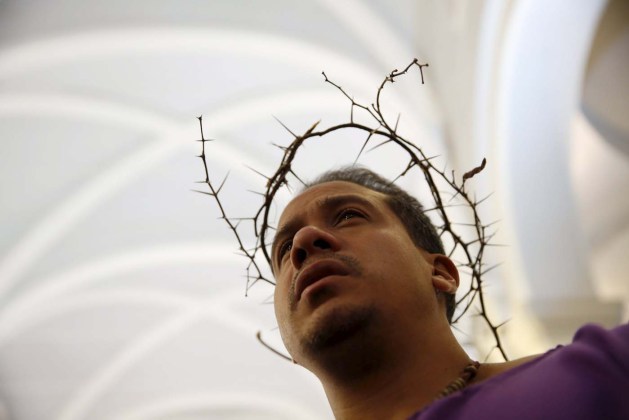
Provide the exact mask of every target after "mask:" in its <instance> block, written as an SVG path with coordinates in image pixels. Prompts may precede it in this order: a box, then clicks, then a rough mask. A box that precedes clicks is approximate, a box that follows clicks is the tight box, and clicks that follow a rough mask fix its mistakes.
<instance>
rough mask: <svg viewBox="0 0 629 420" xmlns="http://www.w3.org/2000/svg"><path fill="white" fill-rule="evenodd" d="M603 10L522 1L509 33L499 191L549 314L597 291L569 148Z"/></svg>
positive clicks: (500, 113) (500, 111)
mask: <svg viewBox="0 0 629 420" xmlns="http://www.w3.org/2000/svg"><path fill="white" fill-rule="evenodd" d="M604 5H605V1H604V0H596V1H588V2H573V1H569V0H561V1H555V2H552V3H548V2H545V1H543V0H531V1H521V2H517V4H516V7H515V8H514V10H513V12H512V16H511V19H510V22H509V26H508V29H507V33H506V34H505V43H504V45H503V49H504V54H503V57H501V63H500V69H499V71H500V83H499V85H498V86H497V92H498V93H497V106H496V110H497V116H496V118H495V121H496V123H495V124H496V126H497V129H496V133H497V144H498V147H499V148H500V153H501V155H502V156H501V158H500V159H499V162H500V164H501V168H500V171H501V173H504V174H507V176H506V177H504V179H503V180H501V181H502V183H503V185H502V186H501V188H500V190H501V192H502V193H503V194H504V195H505V197H506V198H507V202H508V206H509V207H510V208H509V209H508V210H509V212H508V213H509V214H512V215H513V219H514V220H515V222H514V223H515V227H514V228H515V232H516V233H517V235H515V236H514V238H513V239H514V240H515V241H514V243H513V246H514V247H516V246H517V248H516V249H517V251H519V252H518V254H519V255H520V256H521V258H522V262H521V263H520V266H521V267H522V268H523V269H524V270H525V273H526V279H527V281H528V284H529V285H530V287H531V289H532V290H531V292H532V293H534V294H535V296H536V299H537V300H539V301H540V303H542V302H544V300H546V303H543V304H544V305H546V306H548V308H547V309H551V306H553V305H552V303H550V302H552V301H553V300H554V299H567V298H569V297H573V298H575V297H578V296H584V295H591V294H592V286H591V284H590V280H589V275H588V266H587V264H586V263H585V261H586V258H584V255H585V254H584V251H585V249H584V242H583V238H582V236H581V232H580V227H579V222H578V218H577V215H576V206H575V201H574V197H573V194H572V187H571V179H570V171H569V162H568V156H569V154H568V147H567V146H568V141H569V139H570V137H569V136H570V129H571V122H572V117H573V115H574V113H575V112H576V111H577V109H578V104H579V97H580V93H581V84H582V83H581V82H582V79H583V73H584V70H585V67H586V63H587V57H588V51H589V46H590V43H591V41H592V39H593V36H594V30H595V28H596V23H597V21H598V18H599V16H600V14H601V12H602V10H603V7H604ZM531 23H534V24H531ZM514 255H515V254H514ZM527 297H528V296H527ZM525 300H526V299H525Z"/></svg>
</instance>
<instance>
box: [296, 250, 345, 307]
mask: <svg viewBox="0 0 629 420" xmlns="http://www.w3.org/2000/svg"><path fill="white" fill-rule="evenodd" d="M349 274H351V271H350V270H349V268H347V266H346V265H345V264H343V263H342V262H340V261H338V260H333V259H325V260H319V261H315V262H314V263H312V264H310V265H308V266H307V267H306V268H304V269H303V270H302V271H301V272H300V273H299V274H298V275H297V279H296V280H295V300H296V301H299V300H300V299H301V295H302V294H303V293H304V290H305V289H306V288H307V287H308V286H310V285H312V284H315V283H316V282H318V281H319V280H322V279H324V278H326V277H330V276H347V275H349Z"/></svg>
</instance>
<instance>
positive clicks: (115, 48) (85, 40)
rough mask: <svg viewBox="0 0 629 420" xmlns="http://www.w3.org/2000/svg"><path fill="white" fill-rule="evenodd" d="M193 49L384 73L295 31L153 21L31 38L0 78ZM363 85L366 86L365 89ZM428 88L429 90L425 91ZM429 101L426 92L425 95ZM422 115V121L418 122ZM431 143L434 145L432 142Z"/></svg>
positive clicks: (365, 74)
mask: <svg viewBox="0 0 629 420" xmlns="http://www.w3.org/2000/svg"><path fill="white" fill-rule="evenodd" d="M129 52H133V53H136V54H137V53H168V52H176V53H178V54H181V53H191V54H192V53H194V54H203V53H204V54H225V55H237V56H245V57H260V58H264V59H272V60H274V61H277V62H280V63H285V64H287V65H291V66H295V67H300V68H304V69H306V70H309V71H313V72H316V73H317V74H318V73H319V72H320V71H321V70H324V69H323V68H321V66H322V63H324V64H323V65H324V66H325V67H326V68H327V67H328V66H329V68H330V71H329V72H328V73H329V75H330V76H333V78H334V79H335V80H338V81H341V82H343V84H351V85H353V86H358V87H368V90H367V92H368V93H369V94H370V96H371V97H373V96H374V95H375V91H373V89H374V88H375V86H377V85H378V84H379V83H380V82H381V81H382V79H383V75H382V74H378V73H376V72H373V71H371V70H369V68H367V67H366V66H365V64H364V63H359V62H357V61H356V60H353V59H350V58H348V57H347V55H345V54H342V53H337V52H335V51H332V50H330V49H327V48H324V47H320V46H318V45H316V44H313V43H310V42H305V41H299V40H297V39H296V38H294V37H286V36H277V35H271V34H267V33H257V32H249V31H244V30H238V31H234V30H229V29H217V28H212V29H209V28H204V29H199V28H197V29H190V28H186V27H180V28H174V27H152V28H142V29H136V28H133V29H117V30H100V31H91V32H82V33H79V34H73V35H65V36H59V37H57V38H53V39H48V40H45V41H35V42H31V43H28V44H24V45H18V46H16V47H12V48H7V49H5V50H4V51H2V52H0V79H6V78H9V77H11V76H14V75H17V74H22V73H24V72H28V71H32V70H37V69H40V68H41V67H42V66H44V65H45V66H47V67H50V66H52V65H57V64H64V63H68V62H73V61H76V60H77V57H80V59H81V60H88V59H91V58H95V57H98V58H102V57H106V56H113V55H116V54H122V53H129ZM363 91H364V90H363ZM429 94H430V91H427V95H429ZM391 95H392V97H393V99H394V100H395V102H396V103H399V104H402V105H403V106H402V109H406V110H409V112H410V111H413V106H412V105H413V104H409V102H408V101H407V99H406V98H405V97H404V95H400V94H399V93H396V92H395V91H392V93H391ZM426 102H427V103H430V98H428V100H427V101H426ZM412 115H413V118H412V119H409V122H410V125H411V126H412V129H413V132H415V133H417V135H418V137H419V138H422V140H423V141H425V142H426V143H428V144H429V143H431V142H432V141H434V136H433V133H432V132H430V131H429V130H427V129H426V128H425V125H424V123H425V120H423V116H422V115H421V114H416V113H415V114H412ZM420 121H421V123H420ZM432 146H435V147H431V149H433V150H435V151H438V150H439V149H438V148H437V146H439V144H434V145H432Z"/></svg>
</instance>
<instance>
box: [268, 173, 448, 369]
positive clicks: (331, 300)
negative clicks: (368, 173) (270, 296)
mask: <svg viewBox="0 0 629 420" xmlns="http://www.w3.org/2000/svg"><path fill="white" fill-rule="evenodd" d="M385 199H386V196H385V195H384V194H381V193H379V192H376V191H373V190H370V189H368V188H365V187H362V186H360V185H357V184H353V183H349V182H343V181H334V182H328V183H323V184H319V185H316V186H314V187H311V188H309V189H307V190H306V191H304V192H303V193H302V194H301V195H299V196H297V197H296V198H295V199H294V200H293V201H291V202H290V203H289V205H288V206H287V207H286V209H285V210H284V213H283V214H282V216H281V218H280V223H279V229H278V231H277V235H276V237H275V240H274V242H273V247H272V258H273V262H272V263H273V270H274V273H275V277H276V287H275V299H274V301H275V314H276V317H277V320H278V323H279V327H280V332H281V334H282V339H283V340H284V343H285V345H286V347H287V348H288V350H289V352H290V353H291V355H292V356H293V357H294V358H295V359H296V360H297V361H298V362H299V363H300V364H302V365H304V366H306V367H308V363H309V359H311V358H313V357H316V356H317V355H319V354H322V352H325V351H326V350H329V349H331V348H334V347H335V346H337V345H340V344H341V343H343V342H345V341H347V340H351V338H352V337H354V336H357V335H360V334H369V333H370V331H371V330H372V329H373V328H372V327H374V326H378V325H380V326H386V328H396V326H397V325H400V326H401V327H402V328H403V327H404V323H403V322H400V321H401V320H402V319H408V318H409V317H410V318H411V319H412V320H413V322H415V323H416V322H420V321H421V319H423V317H424V314H425V313H427V312H434V311H435V309H436V311H439V310H440V309H439V308H438V307H437V306H438V304H437V301H436V298H435V297H434V289H433V288H432V286H431V274H432V271H431V270H432V266H431V264H430V263H429V262H428V260H429V259H430V256H429V254H427V253H426V252H425V251H423V250H421V249H420V248H418V247H416V246H415V245H414V244H413V242H412V240H411V238H410V237H409V235H408V233H407V232H406V230H405V229H404V227H403V225H402V223H401V222H400V220H399V219H398V218H397V216H396V215H395V214H394V213H393V211H392V210H391V209H390V207H389V206H388V205H387V204H386V201H385Z"/></svg>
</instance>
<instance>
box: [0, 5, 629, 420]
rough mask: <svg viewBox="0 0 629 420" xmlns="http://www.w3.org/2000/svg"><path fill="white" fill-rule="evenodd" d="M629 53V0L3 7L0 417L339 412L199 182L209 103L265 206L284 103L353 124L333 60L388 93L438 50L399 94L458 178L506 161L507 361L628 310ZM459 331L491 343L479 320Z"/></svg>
mask: <svg viewBox="0 0 629 420" xmlns="http://www.w3.org/2000/svg"><path fill="white" fill-rule="evenodd" d="M628 45H629V7H628V6H627V3H626V2H624V1H622V0H611V1H604V0H592V1H588V2H572V1H569V0H559V1H555V2H551V3H549V2H547V1H545V0H544V1H543V0H529V1H520V0H510V1H500V2H498V1H489V0H484V1H483V0H477V1H465V0H449V1H428V0H422V1H410V0H394V1H391V0H388V1H384V0H345V1H342V2H341V1H333V0H311V1H304V2H299V3H298V4H297V2H292V1H287V0H269V1H265V2H255V1H246V0H237V1H234V0H230V1H213V2H180V1H173V0H152V1H134V2H126V1H116V0H114V1H96V2H94V1H92V2H84V1H79V0H66V1H59V0H45V1H44V0H32V1H27V2H26V1H17V0H2V1H0V139H1V141H2V153H1V155H0V159H1V162H2V164H1V165H0V188H1V189H0V191H1V195H0V198H1V202H0V203H1V205H0V217H1V220H2V225H1V226H2V227H1V229H2V231H1V232H2V234H1V235H0V401H1V402H2V403H1V404H2V405H0V419H5V418H6V419H18V420H21V419H28V420H38V419H42V420H49V419H59V420H80V419H90V420H92V419H95V420H98V419H116V420H117V419H128V420H131V419H134V420H136V419H137V420H140V419H142V420H149V419H150V420H158V419H182V420H183V419H185V420H191V419H201V418H203V419H208V418H220V419H242V418H247V419H320V418H331V413H330V410H329V408H327V404H326V400H325V396H324V394H323V392H322V390H321V388H320V385H319V384H318V382H317V380H316V378H314V377H313V376H312V375H311V374H309V373H308V372H306V371H304V370H303V369H301V368H300V367H298V366H294V365H292V364H290V363H287V362H285V361H284V360H282V359H281V358H279V357H277V356H276V355H274V354H273V353H271V352H270V351H268V350H266V349H265V348H263V347H262V346H261V345H260V344H258V342H257V341H256V339H255V335H256V332H257V331H261V332H262V335H263V337H265V340H266V341H268V342H270V343H271V344H273V345H274V346H276V347H277V348H280V349H281V348H282V345H281V341H280V338H279V334H278V332H277V330H276V326H275V322H274V316H273V310H272V307H271V305H269V303H268V298H269V296H270V295H271V294H272V287H271V286H269V285H264V284H259V285H256V286H255V287H253V288H252V289H251V290H250V291H249V296H248V297H245V296H244V294H245V279H244V274H245V265H246V261H244V260H242V258H241V257H239V256H238V255H236V253H235V250H236V243H235V242H234V238H233V236H232V234H231V232H230V231H229V230H228V229H227V228H226V227H225V226H224V225H223V223H222V222H221V221H220V220H217V217H218V216H219V212H218V209H217V207H216V205H215V203H214V202H213V201H212V199H211V198H209V197H206V196H203V195H201V194H196V193H193V192H191V190H192V189H195V188H197V187H198V184H194V183H195V181H198V180H200V179H202V178H203V176H204V175H203V168H202V166H201V162H200V161H199V159H198V158H196V157H195V155H196V154H198V153H199V143H197V142H195V141H194V140H196V139H198V138H199V128H198V122H197V120H196V116H198V115H203V116H204V131H205V134H206V136H207V137H211V138H213V139H215V141H214V142H211V143H209V144H208V146H207V147H208V160H209V164H210V167H211V171H212V176H215V179H216V180H218V181H220V179H222V177H223V176H224V175H225V174H226V173H227V172H229V173H230V176H229V178H228V182H227V183H226V187H225V194H224V201H225V203H226V205H227V206H228V210H229V211H230V212H232V214H241V215H242V216H250V215H251V214H249V213H247V211H248V210H250V209H252V208H253V206H254V205H256V204H258V201H257V200H259V197H257V196H256V195H255V194H251V193H250V192H248V190H251V189H253V190H259V189H260V188H261V187H262V186H263V185H264V180H263V179H262V178H260V177H259V176H258V175H257V174H256V173H255V172H253V171H251V170H250V169H249V167H252V168H255V169H257V170H259V171H261V172H263V173H270V172H271V171H272V170H273V169H274V168H275V166H276V164H277V162H278V158H279V155H278V150H277V149H276V148H274V147H273V146H272V145H271V143H279V144H286V143H288V142H289V141H290V139H291V137H290V134H289V133H288V132H287V131H285V130H284V128H283V127H282V126H281V125H280V124H278V123H277V122H276V121H275V119H274V117H276V118H278V119H279V120H281V121H282V122H283V123H284V124H286V125H287V126H288V127H289V128H291V129H293V130H295V131H297V132H301V131H304V130H305V129H307V128H308V127H309V126H310V125H312V123H313V122H315V121H317V120H322V124H325V125H331V124H334V123H338V122H340V121H343V120H344V119H347V117H348V113H349V107H348V103H347V100H346V98H344V97H343V96H342V95H340V94H339V92H338V91H336V90H335V89H334V88H333V87H331V86H330V85H329V84H326V83H324V81H323V77H322V76H321V71H325V72H326V75H328V76H329V77H330V78H331V79H333V80H334V81H335V82H337V83H339V84H341V85H342V86H343V88H344V89H346V90H347V91H348V92H351V94H352V95H355V97H356V98H358V99H360V100H362V101H365V102H366V103H369V102H370V101H372V100H373V99H372V98H373V95H374V93H375V89H376V87H377V86H378V85H379V83H380V82H381V80H382V78H383V76H384V75H385V74H387V73H388V72H389V71H391V70H392V69H393V68H400V67H402V66H404V65H406V64H407V63H409V62H410V61H411V60H412V59H413V58H414V57H417V58H419V60H420V61H421V62H428V63H430V67H429V68H427V69H426V71H425V77H426V84H425V85H420V84H419V83H417V80H415V82H413V83H407V84H402V85H401V86H402V87H401V88H398V89H393V90H392V91H391V95H390V97H388V98H387V106H389V107H390V109H391V111H392V112H393V113H397V112H399V113H400V115H401V120H400V121H401V123H400V124H401V129H403V130H405V132H406V133H408V136H409V137H411V138H413V139H415V141H416V142H417V144H420V145H421V147H422V148H423V149H424V150H425V151H426V152H427V153H428V154H429V155H440V156H441V158H442V159H443V162H444V164H446V163H447V164H448V167H449V168H452V169H454V170H455V171H457V172H458V173H462V172H464V171H466V170H469V169H470V168H473V167H475V166H477V165H478V164H479V163H480V161H481V160H482V159H483V158H487V160H488V164H487V167H486V169H485V171H484V172H482V173H481V175H479V176H478V177H476V178H474V183H475V188H477V189H478V192H479V194H480V193H488V192H493V195H492V197H491V199H490V200H489V201H488V202H487V203H486V204H485V205H486V207H484V210H483V211H484V216H485V217H486V218H487V220H500V228H499V232H498V237H497V239H496V240H497V242H500V243H502V244H505V245H506V246H504V247H501V248H495V250H494V253H493V254H492V255H491V256H490V259H491V260H492V261H493V262H500V263H502V265H501V266H500V267H499V268H498V269H496V270H494V271H493V272H492V274H491V275H489V276H488V280H487V281H488V284H490V285H491V287H490V288H489V289H488V290H489V291H488V299H489V302H490V305H491V310H492V313H493V315H494V317H495V318H496V319H498V320H499V321H500V322H501V321H504V320H509V322H508V323H507V325H506V327H504V333H503V334H504V338H505V341H506V344H505V347H506V350H507V352H508V353H509V354H510V356H512V357H518V356H523V355H525V354H530V353H534V352H542V351H544V350H545V349H548V348H550V347H552V346H554V345H555V344H558V343H563V342H567V341H569V340H570V338H571V336H572V334H573V333H574V331H575V329H576V328H578V327H579V326H580V325H582V324H583V323H585V322H599V323H603V324H604V325H607V326H612V325H615V324H617V323H619V322H622V321H624V322H626V321H627V320H628V319H629V274H627V273H628V272H629V259H628V258H627V251H629V194H627V185H629V126H628V125H627V119H626V118H625V116H626V115H627V112H628V111H629V103H628V101H629V94H628V90H629V88H628V86H629V80H628V77H629V76H628V73H627V72H626V71H623V69H626V68H627V65H628V64H629V48H628ZM409 77H410V78H411V79H412V78H413V77H415V78H416V79H417V77H418V76H417V75H416V74H415V75H409ZM355 137H356V136H354V135H353V134H347V136H346V137H345V138H342V139H339V140H338V141H337V142H336V143H333V144H327V145H325V146H320V147H317V146H312V148H311V149H309V151H308V155H307V156H306V158H304V159H303V160H302V161H300V163H299V164H300V167H301V171H303V172H302V173H303V174H304V175H305V176H306V177H311V176H314V175H316V174H317V173H319V172H322V171H324V170H326V169H330V168H332V167H335V166H339V165H342V164H344V163H351V162H352V161H353V159H354V157H355V153H354V152H353V151H352V150H354V149H352V147H356V144H357V143H356V142H353V141H354V140H355V139H356V138H355ZM362 163H363V164H366V165H369V166H370V167H373V168H374V169H376V170H377V171H379V172H381V173H383V174H384V175H387V176H390V177H391V176H394V175H395V174H396V171H397V170H398V169H399V167H400V160H399V159H398V157H396V154H395V152H394V151H386V150H385V151H379V152H372V153H370V154H369V153H368V154H367V155H365V158H364V160H363V161H362ZM418 179H419V178H409V179H408V180H404V181H403V185H404V186H405V187H406V188H408V189H410V190H412V191H416V192H417V194H420V190H421V186H419V184H418V182H419V181H418ZM288 198H290V197H289V196H288V195H286V196H284V197H283V200H284V202H285V200H286V199H288ZM280 207H281V206H280ZM278 210H279V208H278ZM461 329H462V330H463V332H462V333H459V332H457V334H459V336H460V338H461V340H462V341H464V342H465V346H466V349H468V351H470V352H471V353H473V354H474V356H475V357H479V358H481V359H482V358H484V357H485V356H486V355H487V354H488V352H489V349H490V347H491V341H490V340H489V338H488V337H487V334H486V332H484V331H483V329H482V325H477V324H476V323H475V322H474V321H473V320H466V321H464V322H463V323H462V326H461ZM495 357H497V355H496V354H495V352H494V353H492V354H490V355H489V358H495Z"/></svg>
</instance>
